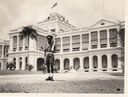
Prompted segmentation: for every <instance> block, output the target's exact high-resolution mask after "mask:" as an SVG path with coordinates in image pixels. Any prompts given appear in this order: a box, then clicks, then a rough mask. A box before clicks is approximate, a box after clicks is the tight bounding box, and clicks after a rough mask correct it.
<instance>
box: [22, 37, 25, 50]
mask: <svg viewBox="0 0 128 97" xmlns="http://www.w3.org/2000/svg"><path fill="white" fill-rule="evenodd" d="M24 50H25V38H23V49H22V51H24Z"/></svg>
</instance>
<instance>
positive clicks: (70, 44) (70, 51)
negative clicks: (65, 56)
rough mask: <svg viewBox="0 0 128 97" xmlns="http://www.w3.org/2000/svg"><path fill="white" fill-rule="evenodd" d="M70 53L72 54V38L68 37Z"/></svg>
mask: <svg viewBox="0 0 128 97" xmlns="http://www.w3.org/2000/svg"><path fill="white" fill-rule="evenodd" d="M70 52H72V36H70Z"/></svg>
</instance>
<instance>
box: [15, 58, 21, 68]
mask: <svg viewBox="0 0 128 97" xmlns="http://www.w3.org/2000/svg"><path fill="white" fill-rule="evenodd" d="M19 68H20V66H19V58H18V57H17V58H16V70H19Z"/></svg>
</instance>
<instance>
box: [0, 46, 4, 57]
mask: <svg viewBox="0 0 128 97" xmlns="http://www.w3.org/2000/svg"><path fill="white" fill-rule="evenodd" d="M1 58H4V45H2V53H1Z"/></svg>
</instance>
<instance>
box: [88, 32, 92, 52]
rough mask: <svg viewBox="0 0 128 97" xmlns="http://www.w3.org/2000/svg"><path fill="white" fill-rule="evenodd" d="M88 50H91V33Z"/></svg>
mask: <svg viewBox="0 0 128 97" xmlns="http://www.w3.org/2000/svg"><path fill="white" fill-rule="evenodd" d="M88 49H89V50H90V49H91V32H90V33H89V48H88Z"/></svg>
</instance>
